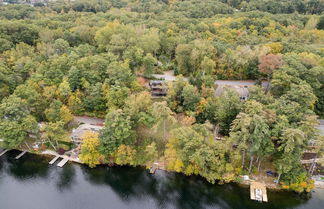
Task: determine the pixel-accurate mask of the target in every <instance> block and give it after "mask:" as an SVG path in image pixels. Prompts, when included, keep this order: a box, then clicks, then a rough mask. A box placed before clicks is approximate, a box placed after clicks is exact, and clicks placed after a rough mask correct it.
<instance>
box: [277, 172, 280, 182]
mask: <svg viewBox="0 0 324 209" xmlns="http://www.w3.org/2000/svg"><path fill="white" fill-rule="evenodd" d="M280 177H281V173H279V175H278V178H277V184H279V181H280Z"/></svg>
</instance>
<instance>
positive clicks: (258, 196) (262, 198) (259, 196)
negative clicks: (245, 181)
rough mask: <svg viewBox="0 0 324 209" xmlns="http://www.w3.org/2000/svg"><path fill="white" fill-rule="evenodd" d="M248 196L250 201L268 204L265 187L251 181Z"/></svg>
mask: <svg viewBox="0 0 324 209" xmlns="http://www.w3.org/2000/svg"><path fill="white" fill-rule="evenodd" d="M250 196H251V200H257V201H259V202H268V196H267V187H266V186H265V184H263V183H260V182H256V181H252V182H251V184H250Z"/></svg>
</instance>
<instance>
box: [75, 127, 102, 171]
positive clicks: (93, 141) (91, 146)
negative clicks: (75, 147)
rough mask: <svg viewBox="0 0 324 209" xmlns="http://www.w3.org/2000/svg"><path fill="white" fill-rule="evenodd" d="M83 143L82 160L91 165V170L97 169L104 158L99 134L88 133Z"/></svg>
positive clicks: (84, 136)
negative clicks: (100, 148)
mask: <svg viewBox="0 0 324 209" xmlns="http://www.w3.org/2000/svg"><path fill="white" fill-rule="evenodd" d="M82 138H83V142H82V144H81V153H80V154H79V158H80V160H81V161H82V162H83V163H85V164H87V165H89V167H90V168H93V167H96V165H99V164H100V161H101V160H102V159H103V156H102V155H101V153H100V152H99V144H100V141H99V134H98V133H94V132H91V131H87V132H85V133H84V135H83V137H82Z"/></svg>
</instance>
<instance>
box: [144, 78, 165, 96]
mask: <svg viewBox="0 0 324 209" xmlns="http://www.w3.org/2000/svg"><path fill="white" fill-rule="evenodd" d="M149 86H150V89H151V95H152V96H153V97H163V96H166V95H167V92H168V88H167V85H166V82H165V81H163V80H152V81H150V83H149Z"/></svg>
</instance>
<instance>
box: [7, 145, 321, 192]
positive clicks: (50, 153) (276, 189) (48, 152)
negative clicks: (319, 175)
mask: <svg viewBox="0 0 324 209" xmlns="http://www.w3.org/2000/svg"><path fill="white" fill-rule="evenodd" d="M11 150H17V151H21V152H23V151H26V150H19V149H11ZM9 151H10V150H9ZM27 153H28V154H35V155H39V156H45V157H48V158H51V157H53V156H55V157H56V156H59V157H61V158H68V159H69V162H72V163H78V164H80V165H85V166H87V165H86V164H84V163H82V162H81V161H80V160H78V159H74V158H71V157H69V156H67V155H59V154H58V153H56V152H55V151H52V150H45V151H43V152H31V151H30V150H28V151H27ZM99 166H108V167H113V166H115V165H109V164H100V165H99ZM136 167H142V168H144V169H145V170H149V169H147V168H146V167H145V166H144V165H138V166H136ZM89 168H90V167H89ZM157 170H161V171H164V172H167V173H170V171H168V170H166V169H162V168H157ZM174 173H178V172H174ZM179 174H182V175H183V176H187V175H185V174H183V173H181V172H180V173H179ZM151 175H154V174H152V173H151ZM252 181H253V180H252ZM207 182H208V181H207ZM219 182H220V181H219ZM219 182H216V183H217V184H219V185H221V184H228V183H235V184H237V185H238V186H240V187H244V188H248V187H249V186H250V182H251V180H248V181H241V182H237V181H230V182H223V183H219ZM208 183H209V182H208ZM266 187H267V189H268V190H270V191H272V192H285V191H287V192H290V191H291V190H286V189H283V188H280V187H278V186H275V187H274V186H273V185H269V184H266ZM314 189H324V182H316V181H315V182H314ZM314 189H313V190H314ZM310 192H312V190H311V191H310Z"/></svg>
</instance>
